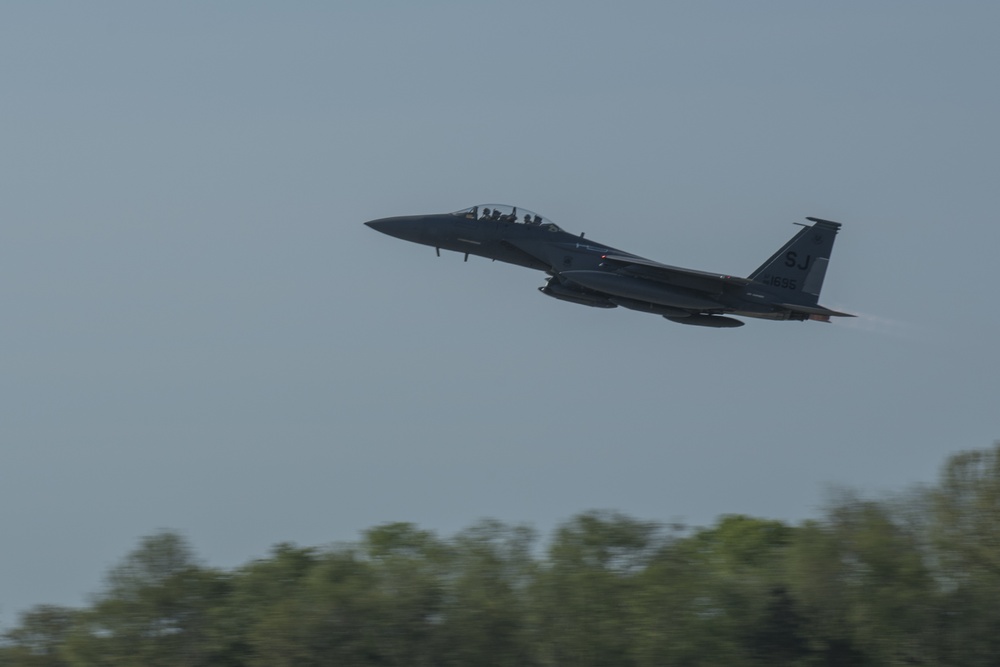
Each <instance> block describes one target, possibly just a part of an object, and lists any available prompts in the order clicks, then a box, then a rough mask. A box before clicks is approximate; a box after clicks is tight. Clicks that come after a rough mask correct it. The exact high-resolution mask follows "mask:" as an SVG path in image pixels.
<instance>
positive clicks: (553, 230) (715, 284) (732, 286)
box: [365, 204, 853, 328]
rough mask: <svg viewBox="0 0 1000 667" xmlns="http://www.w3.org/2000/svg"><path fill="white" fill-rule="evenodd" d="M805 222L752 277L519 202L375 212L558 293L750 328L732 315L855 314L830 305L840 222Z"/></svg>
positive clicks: (418, 238)
mask: <svg viewBox="0 0 1000 667" xmlns="http://www.w3.org/2000/svg"><path fill="white" fill-rule="evenodd" d="M806 220H809V221H810V222H812V223H813V224H812V225H805V224H802V223H795V224H798V225H801V226H802V227H803V229H800V230H799V232H798V233H797V234H796V235H795V236H793V237H792V239H791V240H790V241H789V242H788V243H786V244H785V245H783V246H782V247H781V248H780V249H779V250H778V251H777V252H776V253H774V254H773V255H772V256H771V257H770V259H768V260H767V261H766V262H764V263H763V264H762V265H761V266H760V268H758V269H757V270H756V271H754V272H753V273H751V274H750V275H749V277H747V278H739V277H736V276H731V275H727V274H720V273H709V272H706V271H694V270H691V269H682V268H679V267H676V266H668V265H666V264H660V263H659V262H654V261H652V260H648V259H644V258H642V257H639V256H638V255H633V254H632V253H628V252H623V251H621V250H616V249H615V248H612V247H610V246H606V245H603V244H601V243H597V242H596V241H591V240H589V239H584V237H583V234H580V235H579V236H575V235H573V234H570V233H568V232H565V231H563V230H562V229H560V228H559V227H558V226H556V225H555V224H554V223H553V222H552V221H551V220H548V219H547V218H543V217H542V216H540V215H537V214H535V213H532V212H531V211H527V210H525V209H523V208H518V207H516V206H506V205H503V204H486V205H482V206H473V207H471V208H466V209H462V210H461V211H455V212H454V213H440V214H433V215H413V216H402V217H395V218H382V219H379V220H371V221H369V222H366V223H365V224H366V225H368V226H369V227H371V228H372V229H375V230H377V231H380V232H382V233H383V234H388V235H390V236H395V237H397V238H401V239H404V240H406V241H412V242H414V243H422V244H424V245H428V246H431V247H433V248H435V249H436V250H437V254H438V256H440V255H441V249H442V248H444V249H445V250H453V251H455V252H459V253H463V254H464V255H465V260H466V261H468V260H469V255H479V256H481V257H488V258H489V259H493V260H499V261H501V262H508V263H510V264H517V265H519V266H526V267H528V268H531V269H538V270H539V271H545V272H546V273H547V274H548V275H549V278H548V280H547V281H546V283H545V284H544V285H542V286H541V287H539V288H538V289H539V290H540V291H541V292H542V293H543V294H547V295H549V296H551V297H554V298H556V299H561V300H563V301H570V302H572V303H578V304H581V305H584V306H593V307H595V308H615V307H617V306H621V307H622V308H629V309H631V310H638V311H641V312H644V313H653V314H654V315H662V316H663V317H665V318H667V319H668V320H670V321H671V322H678V323H680V324H692V325H696V326H702V327H725V328H728V327H741V326H743V324H744V322H742V321H741V320H737V319H734V318H732V317H724V316H723V313H727V314H728V313H731V314H734V315H741V316H744V317H757V318H761V319H766V320H799V321H804V320H814V321H819V322H829V321H830V318H831V317H853V315H849V314H848V313H839V312H837V311H835V310H830V309H829V308H824V307H823V306H820V305H819V303H818V301H819V292H820V288H822V287H823V278H824V276H825V275H826V269H827V265H828V264H829V262H830V251H831V250H832V249H833V241H834V237H836V235H837V231H838V230H839V229H840V223H838V222H830V221H829V220H820V219H819V218H806Z"/></svg>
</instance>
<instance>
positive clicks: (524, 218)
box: [452, 204, 562, 232]
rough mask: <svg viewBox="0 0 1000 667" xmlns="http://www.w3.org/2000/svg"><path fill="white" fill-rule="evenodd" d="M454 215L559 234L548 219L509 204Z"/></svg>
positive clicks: (487, 206)
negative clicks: (514, 224) (508, 223)
mask: <svg viewBox="0 0 1000 667" xmlns="http://www.w3.org/2000/svg"><path fill="white" fill-rule="evenodd" d="M452 215H456V216H458V217H460V218H468V219H469V220H482V221H487V220H495V221H501V222H513V223H517V224H521V225H535V226H538V227H541V228H542V229H546V230H548V231H550V232H558V231H562V230H560V228H559V226H558V225H556V224H555V223H554V222H552V221H551V220H549V219H548V218H545V217H542V216H540V215H538V214H537V213H533V212H531V211H529V210H528V209H526V208H519V207H517V206H508V205H507V204H480V205H479V206H472V207H470V208H464V209H462V210H461V211H455V212H454V213H452Z"/></svg>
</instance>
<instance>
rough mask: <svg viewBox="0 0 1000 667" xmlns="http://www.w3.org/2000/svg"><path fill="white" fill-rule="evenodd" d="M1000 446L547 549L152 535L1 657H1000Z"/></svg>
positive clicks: (620, 520) (900, 660)
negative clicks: (201, 544)
mask: <svg viewBox="0 0 1000 667" xmlns="http://www.w3.org/2000/svg"><path fill="white" fill-rule="evenodd" d="M997 600H1000V444H998V445H996V446H994V447H993V448H991V449H989V450H985V451H978V452H967V453H962V454H958V455H956V456H953V457H952V458H951V459H950V460H949V461H948V462H947V463H946V465H945V466H944V469H943V472H942V475H941V479H940V482H939V483H938V484H937V485H936V486H934V487H931V488H926V489H918V490H915V491H913V492H910V493H909V494H907V495H905V496H900V497H897V498H894V499H888V500H884V501H874V500H869V499H861V498H856V497H851V496H846V495H845V496H844V497H842V498H840V499H839V500H838V501H836V502H834V503H832V504H831V506H830V507H828V508H827V510H826V511H825V512H824V514H823V516H821V517H820V518H818V519H815V520H811V521H806V522H803V523H802V524H800V525H797V526H791V525H788V524H785V523H783V522H780V521H773V520H768V519H758V518H753V517H748V516H743V515H736V514H734V515H726V516H723V517H721V518H719V519H718V521H717V522H716V523H715V525H713V526H710V527H708V528H702V529H694V530H688V529H683V528H678V527H667V526H663V525H660V524H657V523H654V522H648V521H639V520H636V519H633V518H630V517H627V516H624V515H621V514H616V513H610V512H588V513H584V514H581V515H578V516H576V517H573V518H571V519H570V520H569V521H567V522H565V523H564V524H562V525H561V526H560V527H559V528H558V529H557V530H556V531H555V533H554V535H553V536H552V538H551V540H550V541H549V543H548V544H547V545H546V548H545V549H544V550H542V549H539V548H538V547H537V544H536V536H535V533H534V532H533V531H532V530H531V529H529V528H526V527H523V526H510V525H506V524H503V523H500V522H497V521H483V522H480V523H478V524H476V525H474V526H472V527H470V528H468V529H466V530H464V531H462V532H460V533H458V534H457V535H454V536H452V537H450V538H442V537H440V536H438V535H435V534H434V533H432V532H430V531H426V530H422V529H420V528H418V527H417V526H414V525H412V524H408V523H387V524H383V525H380V526H376V527H374V528H371V529H370V530H367V531H365V533H364V534H363V535H362V538H361V539H360V541H358V542H357V543H355V544H347V545H341V546H336V547H329V548H302V547H297V546H295V545H290V544H280V545H277V546H276V547H274V549H273V550H272V551H271V553H270V554H269V555H268V556H267V557H266V558H262V559H259V560H255V561H252V562H250V563H247V564H246V565H244V566H242V567H240V568H237V569H235V570H232V571H221V570H217V569H213V568H210V567H206V566H204V565H202V564H201V563H199V561H198V560H197V559H196V558H195V556H194V552H193V550H192V549H191V547H190V546H189V545H188V544H187V542H186V541H185V540H184V538H183V537H181V536H180V535H178V534H176V533H171V532H163V533H159V534H156V535H152V536H150V537H147V538H145V539H143V540H142V541H141V543H140V544H139V546H138V547H137V548H136V549H135V550H134V551H133V552H132V553H131V554H128V555H127V556H126V557H125V558H124V559H123V560H122V562H121V563H120V564H119V565H117V566H116V567H114V568H112V569H111V571H110V572H109V573H108V575H107V579H106V584H105V587H104V589H103V590H102V591H101V592H99V593H98V594H97V595H96V596H95V597H94V601H93V603H92V604H91V605H90V606H89V607H86V608H83V609H69V608H64V607H54V606H47V605H42V606H38V607H36V608H34V609H32V610H30V611H28V612H26V613H24V614H22V615H21V618H20V622H19V624H18V625H17V627H15V628H13V629H10V630H8V631H7V632H5V633H4V634H3V636H2V642H0V667H15V666H32V667H46V666H52V667H55V666H69V667H76V666H81V667H82V666H84V665H110V666H116V667H117V666H121V667H129V666H132V665H134V666H136V667H139V666H143V667H150V666H152V667H157V666H163V667H170V666H173V665H178V666H180V665H184V666H188V667H197V666H201V665H204V666H209V665H220V666H225V667H256V666H264V665H268V666H274V665H277V666H281V665H288V666H289V667H291V666H292V665H295V666H296V667H302V666H305V667H309V666H312V665H316V666H320V665H359V666H362V665H372V666H376V665H377V666H379V667H387V666H394V665H399V666H403V665H406V666H417V667H419V666H423V665H426V666H428V667H430V666H432V665H433V666H452V665H454V666H459V665H485V666H490V665H496V666H498V667H515V666H517V667H521V666H528V667H531V666H532V665H535V666H538V667H557V666H567V667H569V666H572V667H586V666H588V665H594V666H612V665H613V666H615V667H632V666H634V667H653V666H656V665H678V666H681V665H683V666H697V665H722V664H725V665H735V666H740V665H748V666H757V665H760V666H763V665H769V666H772V665H796V666H803V667H805V666H836V665H955V666H959V665H961V666H970V667H978V666H980V665H981V666H984V667H985V666H987V665H997V664H998V656H1000V632H998V628H1000V604H997Z"/></svg>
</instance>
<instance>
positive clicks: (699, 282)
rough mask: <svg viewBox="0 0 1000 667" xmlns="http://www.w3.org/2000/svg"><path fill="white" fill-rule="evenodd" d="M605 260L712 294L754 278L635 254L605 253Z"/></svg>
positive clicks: (741, 284) (624, 268) (647, 275)
mask: <svg viewBox="0 0 1000 667" xmlns="http://www.w3.org/2000/svg"><path fill="white" fill-rule="evenodd" d="M604 260H605V261H608V262H613V263H615V264H618V265H620V266H621V269H622V270H623V271H625V272H626V273H630V274H634V275H637V276H642V277H643V278H647V279H649V280H657V281H659V282H662V283H667V284H669V285H677V286H678V287H687V288H689V289H694V290H698V291H700V292H708V293H711V294H722V293H724V292H726V291H730V290H733V289H738V288H741V287H745V286H746V285H750V284H752V283H753V281H752V280H748V279H746V278H739V277H737V276H727V275H723V274H719V273H710V272H708V271H695V270H694V269H682V268H681V267H679V266H670V265H668V264H660V263H659V262H654V261H653V260H651V259H644V258H642V257H635V256H633V255H604Z"/></svg>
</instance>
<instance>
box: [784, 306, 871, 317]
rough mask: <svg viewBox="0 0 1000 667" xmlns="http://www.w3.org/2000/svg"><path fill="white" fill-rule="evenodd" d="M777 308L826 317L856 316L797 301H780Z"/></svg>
mask: <svg viewBox="0 0 1000 667" xmlns="http://www.w3.org/2000/svg"><path fill="white" fill-rule="evenodd" d="M778 307H779V308H787V309H788V310H790V311H792V312H795V313H804V314H806V315H822V316H826V317H857V315H851V314H850V313H841V312H838V311H836V310H830V309H829V308H824V307H823V306H802V305H799V304H797V303H780V304H778Z"/></svg>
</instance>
